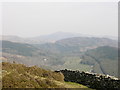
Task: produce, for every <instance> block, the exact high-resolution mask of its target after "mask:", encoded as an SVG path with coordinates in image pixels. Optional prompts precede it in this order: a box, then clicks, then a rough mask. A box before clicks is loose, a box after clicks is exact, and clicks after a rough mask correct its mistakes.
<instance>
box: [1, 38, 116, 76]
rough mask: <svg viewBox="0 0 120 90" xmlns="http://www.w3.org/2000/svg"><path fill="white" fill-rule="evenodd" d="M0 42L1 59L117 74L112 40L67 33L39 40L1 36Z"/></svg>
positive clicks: (47, 66) (46, 66)
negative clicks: (23, 40)
mask: <svg viewBox="0 0 120 90" xmlns="http://www.w3.org/2000/svg"><path fill="white" fill-rule="evenodd" d="M54 37H55V36H54ZM36 40H37V39H36ZM0 45H1V46H0V47H2V48H0V51H1V52H2V59H3V61H9V62H13V61H16V62H19V63H23V64H26V65H28V66H32V65H37V66H40V67H43V68H49V69H51V70H60V69H72V70H81V71H90V72H96V73H103V74H110V75H115V76H117V69H116V68H115V66H116V67H117V56H116V55H117V53H116V52H118V51H117V50H118V47H117V45H118V42H117V41H116V40H112V39H108V38H98V37H70V38H64V39H60V40H57V41H55V42H54V43H53V42H46V43H40V44H38V43H31V44H28V43H23V42H22V43H21V42H16V41H14V42H11V40H10V41H8V40H7V41H5V40H2V41H0ZM112 64H113V65H114V68H113V67H111V65H112ZM109 68H110V69H109Z"/></svg>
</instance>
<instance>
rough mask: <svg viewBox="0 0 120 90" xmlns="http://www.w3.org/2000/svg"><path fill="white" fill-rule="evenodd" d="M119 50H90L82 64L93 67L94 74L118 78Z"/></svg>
mask: <svg viewBox="0 0 120 90" xmlns="http://www.w3.org/2000/svg"><path fill="white" fill-rule="evenodd" d="M119 56H120V55H118V48H115V47H110V46H102V47H98V48H96V49H92V50H88V51H86V52H85V53H84V55H83V56H82V61H81V64H86V65H91V66H93V72H96V73H103V74H109V75H115V76H117V77H118V57H119Z"/></svg>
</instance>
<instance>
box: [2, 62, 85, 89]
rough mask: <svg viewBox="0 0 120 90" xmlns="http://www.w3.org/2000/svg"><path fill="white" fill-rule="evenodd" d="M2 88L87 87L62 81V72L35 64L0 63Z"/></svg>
mask: <svg viewBox="0 0 120 90" xmlns="http://www.w3.org/2000/svg"><path fill="white" fill-rule="evenodd" d="M2 66H3V68H2V72H3V78H2V84H3V88H87V87H86V86H83V85H81V84H76V83H67V82H64V76H63V74H62V73H56V72H53V71H49V70H44V69H41V68H38V67H36V66H33V67H26V66H25V65H22V64H15V63H7V62H6V63H5V62H3V63H2Z"/></svg>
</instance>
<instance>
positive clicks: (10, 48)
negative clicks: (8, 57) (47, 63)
mask: <svg viewBox="0 0 120 90" xmlns="http://www.w3.org/2000/svg"><path fill="white" fill-rule="evenodd" d="M1 45H2V46H1ZM0 47H2V52H6V53H11V54H19V55H25V56H31V55H32V52H35V51H36V50H37V48H35V47H33V46H32V45H29V44H22V43H15V42H10V41H0Z"/></svg>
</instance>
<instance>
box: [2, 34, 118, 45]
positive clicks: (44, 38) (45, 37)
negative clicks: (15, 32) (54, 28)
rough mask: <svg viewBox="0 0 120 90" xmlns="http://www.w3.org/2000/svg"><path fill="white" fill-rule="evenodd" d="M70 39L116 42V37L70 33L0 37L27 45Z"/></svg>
mask: <svg viewBox="0 0 120 90" xmlns="http://www.w3.org/2000/svg"><path fill="white" fill-rule="evenodd" d="M72 37H99V38H109V39H113V40H118V38H117V37H112V36H92V35H84V34H79V33H70V32H56V33H52V34H49V35H42V36H37V37H29V38H22V37H18V36H12V35H2V36H0V40H7V41H12V42H19V43H28V44H43V43H48V42H49V43H54V42H56V41H58V40H61V39H66V38H72Z"/></svg>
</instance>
